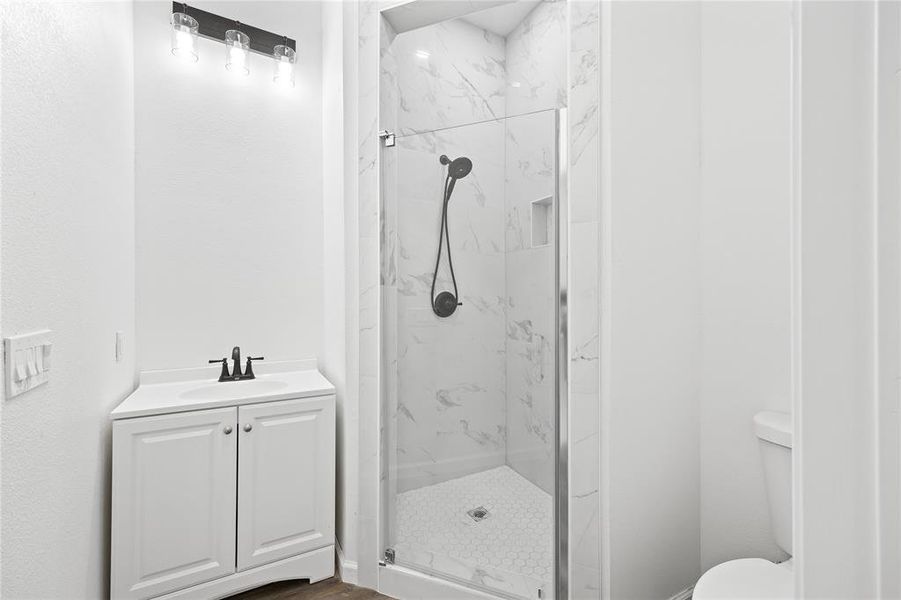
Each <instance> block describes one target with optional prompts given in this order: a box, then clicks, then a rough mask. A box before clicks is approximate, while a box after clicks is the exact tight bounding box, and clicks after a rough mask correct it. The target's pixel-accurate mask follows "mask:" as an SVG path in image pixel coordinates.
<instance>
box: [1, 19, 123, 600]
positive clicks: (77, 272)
mask: <svg viewBox="0 0 901 600" xmlns="http://www.w3.org/2000/svg"><path fill="white" fill-rule="evenodd" d="M0 13H2V19H0V20H2V23H3V46H2V62H3V66H4V72H3V88H2V103H0V104H2V124H3V148H2V176H0V179H2V198H3V214H2V223H3V224H2V264H0V269H2V288H3V291H4V294H3V299H2V314H3V320H2V329H3V335H4V336H6V335H12V334H17V333H26V332H29V331H33V330H36V329H41V328H45V327H46V328H50V329H52V330H53V331H54V334H53V363H52V364H53V368H52V371H51V380H50V382H49V383H48V384H46V385H44V386H42V387H40V388H37V389H35V390H32V391H30V392H28V393H26V394H24V395H21V396H18V397H16V398H10V399H6V400H4V401H3V423H2V456H3V465H2V471H3V489H2V494H3V513H2V533H0V539H2V562H3V567H4V577H3V589H2V595H3V597H5V598H102V597H105V596H106V595H107V581H108V568H107V564H108V535H109V527H108V520H109V508H108V504H109V500H108V497H107V490H108V489H109V477H108V473H109V447H108V446H109V421H108V413H109V411H110V409H112V407H113V406H115V405H116V404H117V403H118V402H119V401H120V400H122V398H123V397H124V396H125V395H126V394H128V393H129V392H130V391H131V389H132V381H133V378H134V364H135V363H134V347H135V345H134V340H135V336H134V287H135V286H134V284H135V280H134V167H133V156H134V112H133V92H132V90H133V87H132V83H133V81H132V64H133V63H132V26H131V25H132V5H131V3H110V2H98V3H78V4H74V3H54V4H50V3H16V4H12V3H6V4H4V5H3V7H2V8H0ZM48 35H49V36H50V37H49V38H48ZM117 330H121V331H124V332H125V334H126V336H127V345H126V354H125V360H123V361H122V362H119V363H117V362H116V361H115V332H116V331H117Z"/></svg>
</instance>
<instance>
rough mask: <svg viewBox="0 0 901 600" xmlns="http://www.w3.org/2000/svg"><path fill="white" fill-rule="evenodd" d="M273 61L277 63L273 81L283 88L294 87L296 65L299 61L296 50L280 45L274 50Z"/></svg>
mask: <svg viewBox="0 0 901 600" xmlns="http://www.w3.org/2000/svg"><path fill="white" fill-rule="evenodd" d="M272 59H273V60H274V61H275V72H274V74H273V76H272V81H274V82H275V83H277V84H278V85H280V86H283V87H294V63H295V61H296V60H297V53H296V52H295V51H294V49H293V48H291V47H290V46H287V45H284V44H278V45H277V46H275V47H274V48H273V49H272Z"/></svg>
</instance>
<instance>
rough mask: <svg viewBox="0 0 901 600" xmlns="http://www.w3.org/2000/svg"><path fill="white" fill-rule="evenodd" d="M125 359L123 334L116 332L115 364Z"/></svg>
mask: <svg viewBox="0 0 901 600" xmlns="http://www.w3.org/2000/svg"><path fill="white" fill-rule="evenodd" d="M123 358H125V332H124V331H117V332H116V362H122V359H123Z"/></svg>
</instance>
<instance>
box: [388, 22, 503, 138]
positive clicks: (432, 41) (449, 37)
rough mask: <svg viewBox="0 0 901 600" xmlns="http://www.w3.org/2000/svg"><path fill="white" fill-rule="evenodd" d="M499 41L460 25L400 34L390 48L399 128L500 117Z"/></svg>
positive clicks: (445, 24) (408, 129)
mask: <svg viewBox="0 0 901 600" xmlns="http://www.w3.org/2000/svg"><path fill="white" fill-rule="evenodd" d="M504 48H505V45H504V38H502V37H500V36H498V35H496V34H493V33H489V32H487V31H485V30H484V29H480V28H478V27H475V26H474V25H470V24H469V23H466V22H464V21H446V22H443V23H439V24H437V25H432V26H430V27H425V28H422V29H416V30H413V31H409V32H406V33H403V34H401V35H399V36H397V38H396V39H395V42H394V44H393V47H392V50H393V52H394V55H395V58H396V60H397V82H398V86H399V107H398V109H399V110H398V130H399V131H400V132H401V133H411V132H416V131H428V130H433V129H438V128H441V127H449V126H454V125H462V124H465V123H474V122H477V121H484V120H486V119H497V118H500V117H503V116H504V87H505V83H506V79H505V74H506V69H505V67H504Z"/></svg>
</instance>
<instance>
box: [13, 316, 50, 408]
mask: <svg viewBox="0 0 901 600" xmlns="http://www.w3.org/2000/svg"><path fill="white" fill-rule="evenodd" d="M52 333H53V332H52V331H50V330H49V329H43V330H41V331H35V332H34V333H26V334H23V335H14V336H10V337H8V338H5V339H4V340H3V357H4V363H5V367H4V373H5V374H6V397H7V398H12V397H13V396H18V395H19V394H21V393H23V392H27V391H28V390H30V389H34V388H35V387H37V386H39V385H41V384H42V383H47V382H48V381H50V351H51V349H52V348H53V342H52V341H51V339H50V335H51V334H52Z"/></svg>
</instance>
